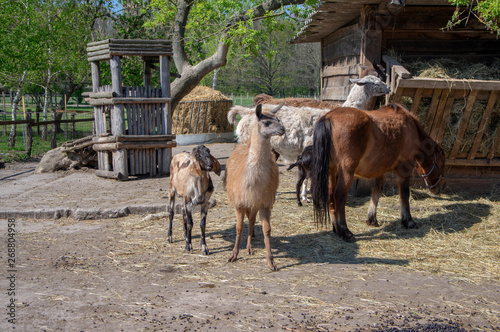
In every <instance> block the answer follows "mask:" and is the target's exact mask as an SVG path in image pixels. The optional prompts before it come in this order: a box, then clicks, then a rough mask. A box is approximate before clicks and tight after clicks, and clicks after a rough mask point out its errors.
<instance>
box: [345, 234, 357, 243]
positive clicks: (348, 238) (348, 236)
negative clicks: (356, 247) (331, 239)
mask: <svg viewBox="0 0 500 332" xmlns="http://www.w3.org/2000/svg"><path fill="white" fill-rule="evenodd" d="M342 240H344V241H345V242H349V243H352V242H356V237H355V236H354V234H352V233H349V234H346V235H344V236H342Z"/></svg>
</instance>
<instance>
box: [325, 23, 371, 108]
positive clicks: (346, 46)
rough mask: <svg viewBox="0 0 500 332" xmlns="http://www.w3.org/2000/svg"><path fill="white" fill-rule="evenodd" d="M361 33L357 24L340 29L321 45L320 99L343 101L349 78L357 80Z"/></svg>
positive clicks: (349, 86)
mask: <svg viewBox="0 0 500 332" xmlns="http://www.w3.org/2000/svg"><path fill="white" fill-rule="evenodd" d="M362 38H363V32H362V30H361V29H360V26H359V24H354V25H351V26H349V27H346V28H343V29H340V30H338V31H336V32H335V33H333V34H332V35H331V36H329V37H328V38H325V39H324V40H323V41H322V43H321V52H322V70H321V99H322V100H332V101H342V102H343V101H345V100H346V99H347V96H348V95H349V91H350V90H351V84H350V83H349V78H357V77H358V74H359V66H358V65H359V63H360V56H361V45H362Z"/></svg>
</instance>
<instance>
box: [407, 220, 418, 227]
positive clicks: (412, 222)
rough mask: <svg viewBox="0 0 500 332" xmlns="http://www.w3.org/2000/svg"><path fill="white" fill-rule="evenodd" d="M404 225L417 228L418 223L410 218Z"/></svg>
mask: <svg viewBox="0 0 500 332" xmlns="http://www.w3.org/2000/svg"><path fill="white" fill-rule="evenodd" d="M404 227H405V228H408V229H417V228H418V225H417V224H416V223H415V222H414V221H413V220H410V221H408V222H407V223H406V224H404Z"/></svg>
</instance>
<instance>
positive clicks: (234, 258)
mask: <svg viewBox="0 0 500 332" xmlns="http://www.w3.org/2000/svg"><path fill="white" fill-rule="evenodd" d="M227 261H228V262H230V263H232V262H236V256H234V255H233V256H231V257H229V259H228V260H227Z"/></svg>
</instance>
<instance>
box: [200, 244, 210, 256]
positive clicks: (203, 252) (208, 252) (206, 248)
mask: <svg viewBox="0 0 500 332" xmlns="http://www.w3.org/2000/svg"><path fill="white" fill-rule="evenodd" d="M201 253H202V254H203V255H206V256H208V255H210V251H209V250H208V247H207V246H201Z"/></svg>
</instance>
